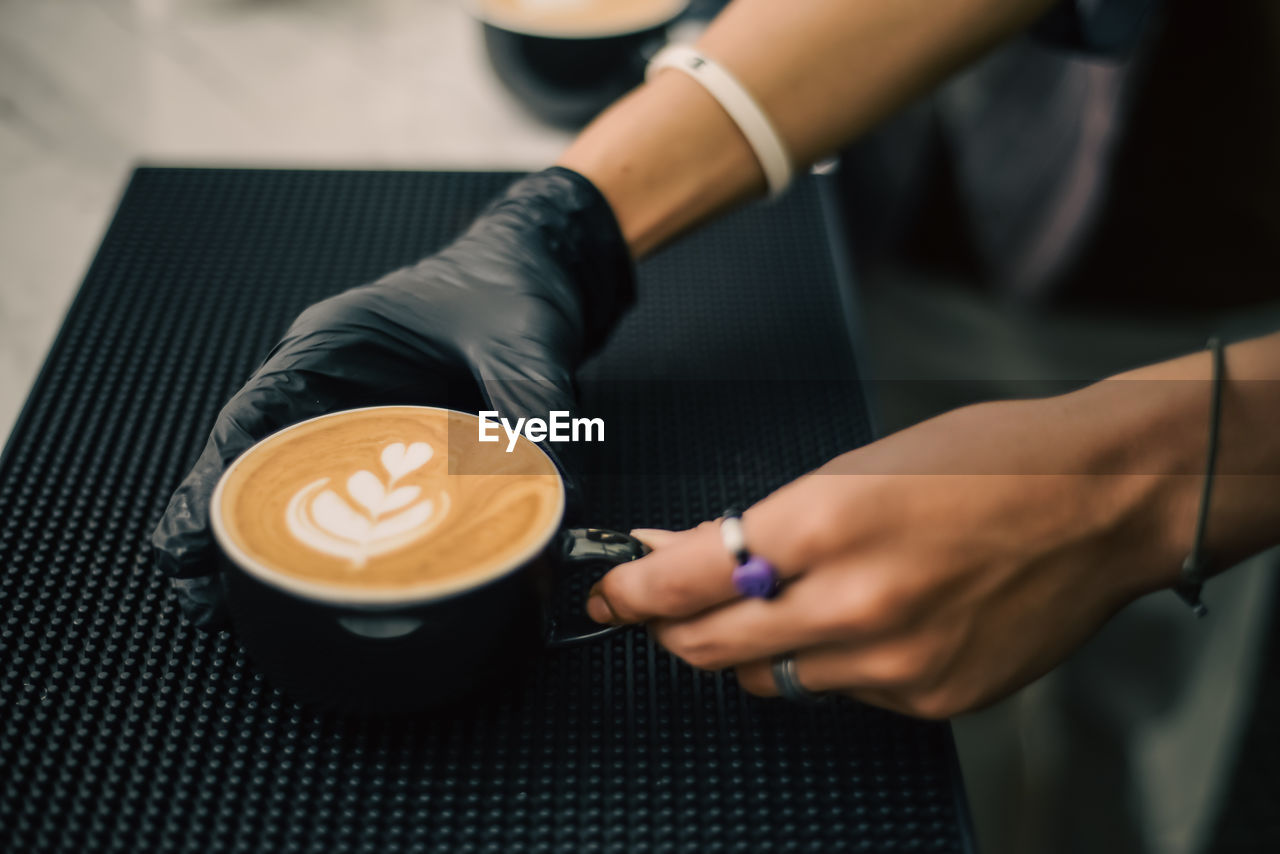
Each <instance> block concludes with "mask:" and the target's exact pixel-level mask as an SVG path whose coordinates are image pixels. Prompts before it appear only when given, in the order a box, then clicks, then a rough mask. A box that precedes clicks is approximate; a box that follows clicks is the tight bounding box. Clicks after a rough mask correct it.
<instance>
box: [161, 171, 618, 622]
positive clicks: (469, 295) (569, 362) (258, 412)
mask: <svg viewBox="0 0 1280 854" xmlns="http://www.w3.org/2000/svg"><path fill="white" fill-rule="evenodd" d="M634 294H635V280H634V271H633V266H632V263H631V257H630V254H629V251H628V248H627V245H626V243H625V242H624V240H623V238H622V234H621V232H620V231H619V229H618V225H617V221H616V220H615V219H614V216H613V212H612V210H611V209H610V208H609V206H608V203H607V202H606V201H605V199H604V197H603V196H601V195H600V193H599V191H598V190H596V188H595V187H594V186H592V184H591V183H590V182H589V181H588V180H587V179H586V178H584V177H582V176H581V175H578V174H577V173H575V172H571V171H569V170H567V169H562V168H558V167H556V168H552V169H548V170H546V171H544V172H540V173H536V174H534V175H530V176H528V177H526V178H522V179H521V180H519V181H517V182H516V183H515V184H513V185H512V186H511V187H510V188H509V189H508V190H507V192H506V193H505V194H504V195H503V196H502V197H501V198H499V199H498V200H497V201H495V202H494V203H493V204H492V205H491V206H490V207H489V208H488V210H486V211H485V212H484V213H483V214H482V215H481V216H480V217H479V218H478V219H477V220H476V221H475V222H474V223H473V224H472V225H471V227H470V228H469V229H468V230H467V231H466V232H465V233H464V234H463V235H462V236H461V237H459V238H458V239H457V240H456V241H455V242H454V243H453V244H452V245H450V246H449V247H448V248H446V249H444V250H442V251H441V252H439V253H437V254H436V255H433V256H431V257H429V258H426V259H424V260H422V261H419V262H418V263H417V264H414V265H413V266H410V267H405V268H403V269H400V270H397V271H395V272H393V273H390V274H388V275H386V276H384V277H383V278H381V279H379V280H377V281H376V282H373V283H372V284H367V285H362V286H360V287H356V288H352V289H351V290H349V291H346V292H344V293H341V294H338V295H337V296H334V297H331V298H329V299H326V300H323V301H322V302H319V303H316V304H315V305H313V306H311V307H310V308H308V309H307V310H306V311H304V312H303V313H302V314H301V315H299V316H298V318H297V320H295V321H294V322H293V325H292V326H290V327H289V330H288V331H287V332H286V333H285V336H284V338H283V339H282V340H281V341H280V343H279V344H277V345H276V346H275V348H274V349H273V350H272V351H271V353H270V354H269V355H268V356H267V358H266V361H265V362H263V364H262V365H261V367H259V368H258V369H257V371H255V372H254V373H253V375H252V376H251V377H250V378H249V381H248V382H247V383H245V385H244V387H243V388H241V389H240V391H239V392H237V393H236V394H235V396H234V397H232V398H231V400H230V401H229V402H228V403H227V404H226V406H224V407H223V409H222V411H221V412H220V413H219V415H218V418H217V420H216V421H215V422H214V426H213V431H212V433H211V434H210V436H209V441H208V443H207V444H206V445H205V448H204V451H203V452H202V453H201V454H200V457H199V459H198V460H197V461H196V464H195V467H194V468H192V470H191V472H190V473H189V474H188V475H187V477H186V478H185V479H184V480H183V482H182V484H181V485H180V486H179V487H178V490H177V491H176V492H175V493H174V495H173V498H172V499H171V500H170V502H169V506H168V509H167V510H166V511H165V514H164V516H163V517H162V518H161V520H160V523H159V524H158V525H157V526H156V529H155V531H154V532H153V534H152V536H151V542H152V544H153V545H154V547H155V549H156V556H157V563H158V564H159V566H160V568H161V570H162V571H163V572H165V573H166V574H168V575H169V576H170V578H171V579H172V582H173V585H174V589H175V592H176V594H177V596H178V599H179V602H180V604H181V606H182V609H183V612H184V613H185V614H186V616H187V617H188V619H190V620H192V622H194V623H195V624H196V625H198V626H201V627H204V628H209V629H216V628H220V627H222V625H224V623H225V611H224V607H223V603H222V598H221V585H220V584H219V583H218V580H217V575H216V570H217V567H216V560H215V557H216V553H215V549H216V546H215V544H214V542H213V539H212V533H211V531H210V528H209V500H210V497H211V496H212V494H213V489H214V486H216V484H217V482H218V478H219V477H220V476H221V475H222V472H223V470H224V469H225V468H226V467H227V466H228V465H229V464H230V463H231V462H232V461H234V460H235V459H236V457H238V456H239V455H240V454H241V453H242V452H244V451H245V450H246V449H248V448H249V446H251V445H253V444H254V443H255V442H257V441H258V440H259V439H262V438H263V437H265V436H267V435H269V434H270V433H273V432H275V431H276V430H279V429H280V428H282V427H286V426H288V425H289V424H293V423H296V422H298V421H302V420H304V419H307V418H311V417H313V416H316V415H321V414H324V413H326V412H331V411H335V410H339V409H349V408H352V407H355V406H368V405H375V404H380V403H423V404H435V405H448V404H449V403H450V402H455V403H456V401H457V400H458V396H457V391H458V389H460V388H466V389H467V390H468V391H470V392H473V394H471V395H470V397H471V398H473V399H477V402H483V403H484V404H486V408H488V409H496V410H498V411H499V412H501V413H502V415H503V417H506V418H518V417H531V416H537V417H541V418H546V417H547V413H548V412H549V411H550V410H553V409H566V410H568V409H572V408H573V406H572V404H573V379H572V374H573V369H574V368H575V367H576V366H577V365H578V364H579V363H580V361H581V360H582V359H583V358H584V357H585V356H586V355H588V354H589V353H591V352H592V351H594V350H595V349H597V348H598V347H599V346H600V345H601V344H602V343H603V342H604V340H605V338H606V336H607V335H608V333H609V331H610V329H611V328H612V327H613V325H614V323H615V322H616V321H617V319H618V318H619V317H620V316H621V314H622V313H623V311H625V309H626V308H627V306H628V305H630V303H631V302H632V300H633V299H634ZM451 392H452V393H451ZM474 392H478V394H475V393H474ZM566 474H567V472H566Z"/></svg>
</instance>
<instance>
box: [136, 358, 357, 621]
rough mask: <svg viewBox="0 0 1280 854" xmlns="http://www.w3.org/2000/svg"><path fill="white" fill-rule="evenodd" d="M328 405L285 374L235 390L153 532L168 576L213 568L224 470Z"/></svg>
mask: <svg viewBox="0 0 1280 854" xmlns="http://www.w3.org/2000/svg"><path fill="white" fill-rule="evenodd" d="M330 406H332V402H331V401H330V400H328V399H327V398H325V397H324V396H321V395H317V394H314V393H310V394H308V393H306V389H305V382H304V381H302V380H301V379H299V378H296V377H292V376H289V375H285V374H271V375H266V376H262V377H256V378H255V379H254V380H251V381H250V384H249V385H247V386H245V387H244V388H242V389H241V390H240V391H239V392H237V393H236V395H235V397H233V398H232V399H231V400H230V401H228V402H227V404H226V406H224V407H223V408H222V411H221V412H220V413H219V414H218V417H217V419H216V420H215V421H214V426H213V430H212V431H211V432H210V434H209V439H208V441H207V442H206V443H205V446H204V449H203V450H202V451H201V453H200V457H199V458H198V459H197V460H196V464H195V465H194V466H193V467H192V468H191V471H190V472H188V473H187V476H186V477H184V478H183V480H182V483H181V484H179V486H178V488H177V490H175V491H174V493H173V496H172V497H171V498H170V499H169V505H168V507H167V508H166V510H165V512H164V515H163V516H162V517H161V518H160V521H159V523H158V524H157V525H156V528H155V530H154V531H153V532H152V535H151V543H152V546H154V548H155V550H156V562H157V564H158V565H159V567H160V570H161V571H162V572H164V573H165V574H166V575H169V576H170V577H172V578H196V577H200V576H204V575H208V574H210V573H212V572H213V570H214V558H215V555H216V549H215V548H214V543H213V536H212V533H211V532H210V529H209V502H210V499H211V498H212V496H213V490H214V487H216V486H217V484H218V480H219V479H220V478H221V477H222V473H223V471H225V470H226V468H227V466H229V465H230V464H231V463H232V462H233V461H234V460H235V459H236V458H237V457H239V456H240V455H241V454H242V453H244V452H245V451H247V450H248V449H249V448H250V447H251V446H252V445H254V444H255V443H256V442H257V441H258V440H259V439H261V438H263V437H265V436H267V435H269V434H270V433H273V432H275V431H276V430H278V429H280V428H281V427H285V426H287V425H289V424H292V423H295V422H297V421H301V420H304V419H306V418H309V417H311V416H313V415H318V414H321V411H323V410H324V409H326V408H329V407H330ZM201 607H203V606H201Z"/></svg>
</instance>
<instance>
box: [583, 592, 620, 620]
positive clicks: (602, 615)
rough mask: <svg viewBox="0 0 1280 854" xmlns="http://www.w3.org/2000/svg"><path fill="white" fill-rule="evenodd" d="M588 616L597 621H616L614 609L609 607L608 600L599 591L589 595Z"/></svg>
mask: <svg viewBox="0 0 1280 854" xmlns="http://www.w3.org/2000/svg"><path fill="white" fill-rule="evenodd" d="M587 616H588V617H590V618H591V619H593V620H595V621H596V622H597V623H612V622H613V621H614V618H613V611H612V610H611V609H610V608H609V603H608V601H607V600H606V599H605V598H604V597H603V596H601V595H600V594H599V593H592V594H591V595H590V596H588V597H587Z"/></svg>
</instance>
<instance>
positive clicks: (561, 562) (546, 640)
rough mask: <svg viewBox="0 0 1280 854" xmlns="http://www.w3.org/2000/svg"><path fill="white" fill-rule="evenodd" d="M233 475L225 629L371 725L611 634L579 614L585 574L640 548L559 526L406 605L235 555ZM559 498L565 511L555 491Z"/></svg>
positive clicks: (306, 688) (290, 690)
mask: <svg viewBox="0 0 1280 854" xmlns="http://www.w3.org/2000/svg"><path fill="white" fill-rule="evenodd" d="M252 452H253V449H250V450H249V451H248V452H246V456H247V455H248V454H250V453H252ZM234 467H235V464H234V463H233V464H232V466H231V467H228V469H227V472H226V473H225V474H224V475H223V478H222V480H221V481H220V482H219V484H218V487H217V489H215V491H214V494H213V499H212V502H211V505H210V512H211V520H212V527H213V531H214V536H215V539H216V540H217V543H218V546H219V548H220V551H221V554H222V583H223V585H224V590H225V593H226V596H227V604H228V608H229V611H230V613H231V620H232V624H233V627H234V629H235V632H236V635H237V636H238V637H239V639H240V641H241V643H242V644H243V645H244V648H245V650H246V652H247V653H248V654H249V657H250V659H251V660H252V661H253V662H254V664H255V665H256V666H257V667H258V668H259V669H260V670H261V671H262V672H263V674H264V675H265V676H266V677H267V678H268V680H269V681H270V682H271V683H272V684H273V685H275V686H276V687H278V688H279V689H280V690H282V691H283V692H284V693H286V694H288V695H289V696H290V697H292V698H293V699H295V700H297V701H299V702H301V703H304V704H307V705H311V706H314V707H318V708H320V709H323V710H329V711H336V712H339V713H343V714H354V715H361V716H380V715H404V714H411V713H417V712H422V711H424V710H429V709H432V708H438V707H442V706H446V705H449V704H451V703H454V702H456V701H458V700H460V699H462V698H464V697H466V696H468V695H470V694H472V693H474V692H475V691H476V690H477V689H479V688H481V687H483V686H485V685H486V684H492V683H494V682H495V681H500V680H503V679H507V678H511V677H512V675H513V672H514V671H516V670H518V669H519V668H520V667H522V666H523V665H524V664H526V663H527V662H528V660H529V658H530V656H532V655H535V654H538V653H540V652H542V651H543V650H546V649H547V648H554V647H559V646H565V645H569V644H574V643H579V642H583V641H587V640H591V639H593V638H596V637H601V636H603V635H606V634H609V633H611V632H612V631H615V630H616V628H618V627H612V626H600V625H597V624H595V623H593V622H591V621H590V620H589V619H588V618H587V617H586V614H585V610H584V609H585V598H584V594H585V589H586V583H585V579H586V578H589V577H594V576H593V575H590V574H589V572H588V570H587V568H586V567H585V566H583V565H584V564H604V565H606V566H613V565H617V564H620V563H624V562H626V561H629V560H634V559H635V558H638V557H641V556H642V555H644V554H645V553H646V552H647V551H648V550H647V548H646V547H645V546H644V545H643V544H642V543H641V542H640V541H639V540H636V539H634V538H633V537H630V536H628V535H627V534H623V533H619V532H617V531H609V530H605V529H602V528H565V527H563V522H559V523H557V524H556V525H554V526H550V527H549V530H548V531H547V535H546V538H545V541H544V542H543V543H542V544H541V545H540V546H539V547H537V548H536V549H535V553H534V554H533V556H532V557H529V556H525V557H523V558H519V559H517V560H516V561H515V562H513V563H512V565H511V566H509V567H507V568H505V569H502V570H500V571H499V572H498V573H497V574H496V577H495V574H494V573H488V575H487V576H486V580H483V581H481V582H480V583H476V584H466V583H465V582H462V583H455V584H453V585H451V586H450V587H449V588H447V589H445V590H443V591H441V592H438V593H433V594H430V595H423V594H417V595H415V596H413V597H406V598H403V599H401V598H396V596H395V595H394V594H390V593H386V592H382V593H377V594H373V593H370V594H368V595H365V594H364V593H363V592H359V591H357V592H353V591H351V590H349V589H346V590H344V589H342V588H337V587H326V586H325V585H323V584H319V583H314V582H309V581H306V580H303V579H300V578H298V577H297V576H293V575H287V574H283V573H280V572H278V571H276V570H273V569H271V568H270V567H267V566H264V565H263V564H261V563H259V562H257V561H255V560H253V559H252V558H251V557H250V556H249V555H247V554H245V553H244V552H243V551H242V550H240V549H238V548H237V547H236V546H235V544H234V543H232V542H231V541H230V540H229V538H228V535H227V533H226V531H225V528H224V526H223V524H222V522H221V509H220V508H221V499H222V494H223V485H224V484H225V483H226V482H227V478H228V476H229V475H230V473H231V472H232V471H233V470H234ZM561 499H562V500H561V502H560V503H561V507H562V508H563V483H562V484H561ZM562 515H563V511H561V516H562ZM584 573H585V574H584Z"/></svg>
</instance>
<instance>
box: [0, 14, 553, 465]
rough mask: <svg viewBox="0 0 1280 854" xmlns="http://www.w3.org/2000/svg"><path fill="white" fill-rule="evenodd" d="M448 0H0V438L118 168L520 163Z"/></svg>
mask: <svg viewBox="0 0 1280 854" xmlns="http://www.w3.org/2000/svg"><path fill="white" fill-rule="evenodd" d="M567 140H568V136H567V135H566V134H565V133H563V132H561V131H557V130H553V129H550V128H548V127H545V126H543V125H541V124H539V123H538V122H537V121H535V120H534V119H533V118H531V117H529V116H528V115H526V114H525V113H524V112H523V111H522V110H521V108H520V106H519V105H518V104H517V103H515V102H514V101H513V100H512V98H511V97H510V96H509V95H508V94H507V92H506V91H505V90H504V89H502V88H501V86H500V84H499V83H498V81H497V79H496V78H495V77H494V76H493V74H492V73H491V71H490V70H489V67H488V65H487V63H486V62H485V58H484V54H483V45H482V43H481V40H480V34H479V30H478V27H477V26H476V25H475V22H474V21H472V20H470V19H469V18H468V17H467V15H466V14H465V12H464V11H463V7H462V3H461V0H0V439H3V438H4V437H7V436H8V434H9V431H10V429H11V426H12V424H13V420H14V419H15V418H16V417H17V414H18V411H19V409H20V408H21V406H22V403H23V401H24V400H25V399H26V395H27V391H28V389H29V388H30V386H31V383H32V381H33V380H34V379H35V375H36V372H37V371H38V370H39V367H40V364H41V363H42V361H43V360H44V356H45V353H46V352H47V351H48V348H49V345H50V343H51V342H52V340H53V336H54V334H55V332H56V331H57V328H58V325H59V324H60V323H61V319H62V316H63V313H64V312H65V310H66V307H67V305H68V303H69V302H70V300H71V297H72V296H73V295H74V293H75V289H76V287H77V286H78V285H79V283H80V280H81V278H82V277H83V275H84V272H85V270H86V269H87V267H88V264H89V262H90V260H91V259H92V255H93V251H94V249H95V248H96V247H97V244H98V241H99V240H100V239H101V236H102V233H103V230H104V229H105V227H106V225H107V222H108V219H109V217H110V215H111V213H112V211H113V210H114V208H115V203H116V200H117V197H118V195H119V192H120V190H121V188H122V187H123V184H124V182H125V180H126V179H127V177H128V175H129V171H130V169H131V168H132V167H133V166H134V165H135V164H136V163H139V162H148V163H161V164H183V165H253V166H276V165H278V166H291V167H305V166H318V167H326V166H335V167H337V166H341V167H355V168H360V167H393V168H420V169H432V168H442V169H462V168H476V169H490V168H511V169H526V168H536V167H539V166H542V165H545V164H547V163H548V162H550V161H551V160H552V159H553V158H554V157H555V156H556V154H557V153H558V152H559V150H560V149H561V147H562V146H563V145H564V144H565V143H566V142H567Z"/></svg>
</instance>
